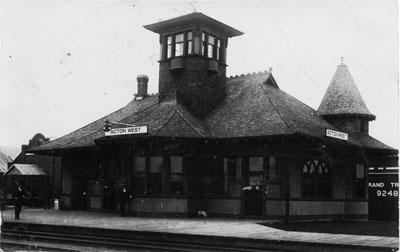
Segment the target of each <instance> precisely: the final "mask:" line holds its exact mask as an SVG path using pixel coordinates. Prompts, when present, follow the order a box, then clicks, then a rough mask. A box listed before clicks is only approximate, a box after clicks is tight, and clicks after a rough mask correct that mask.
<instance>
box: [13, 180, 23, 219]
mask: <svg viewBox="0 0 400 252" xmlns="http://www.w3.org/2000/svg"><path fill="white" fill-rule="evenodd" d="M13 199H14V211H15V219H16V220H19V219H20V218H19V215H20V213H21V210H22V202H23V199H24V191H23V190H22V186H21V185H19V186H18V188H17V190H15V192H14V194H13Z"/></svg>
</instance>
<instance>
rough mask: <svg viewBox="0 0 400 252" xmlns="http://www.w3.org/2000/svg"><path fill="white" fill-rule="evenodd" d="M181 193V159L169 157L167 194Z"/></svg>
mask: <svg viewBox="0 0 400 252" xmlns="http://www.w3.org/2000/svg"><path fill="white" fill-rule="evenodd" d="M182 193H183V174H182V157H178V156H171V170H170V174H169V194H171V195H181V194H182Z"/></svg>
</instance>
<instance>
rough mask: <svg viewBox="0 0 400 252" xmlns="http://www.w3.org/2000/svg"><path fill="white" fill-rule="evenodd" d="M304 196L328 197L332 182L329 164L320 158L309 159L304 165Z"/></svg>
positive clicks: (311, 197)
mask: <svg viewBox="0 0 400 252" xmlns="http://www.w3.org/2000/svg"><path fill="white" fill-rule="evenodd" d="M302 174H303V190H302V191H303V198H307V199H328V198H330V194H331V186H330V184H331V182H330V175H329V168H328V166H327V165H326V164H325V163H324V162H321V161H319V160H309V161H307V162H306V163H305V164H304V165H303V167H302Z"/></svg>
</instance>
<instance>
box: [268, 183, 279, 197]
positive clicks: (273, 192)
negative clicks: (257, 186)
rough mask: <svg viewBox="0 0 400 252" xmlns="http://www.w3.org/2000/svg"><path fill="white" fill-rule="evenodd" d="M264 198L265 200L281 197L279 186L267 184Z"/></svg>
mask: <svg viewBox="0 0 400 252" xmlns="http://www.w3.org/2000/svg"><path fill="white" fill-rule="evenodd" d="M266 191H267V193H266V195H265V196H266V197H267V198H275V199H276V198H280V196H281V185H280V184H267V189H266Z"/></svg>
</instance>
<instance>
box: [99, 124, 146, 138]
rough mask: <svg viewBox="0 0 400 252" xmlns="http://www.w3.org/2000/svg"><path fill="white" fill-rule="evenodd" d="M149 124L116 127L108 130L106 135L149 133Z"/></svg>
mask: <svg viewBox="0 0 400 252" xmlns="http://www.w3.org/2000/svg"><path fill="white" fill-rule="evenodd" d="M147 132H148V131H147V125H144V126H134V127H127V128H115V129H111V130H110V131H106V132H105V133H104V134H105V136H119V135H133V134H145V133H147Z"/></svg>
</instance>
